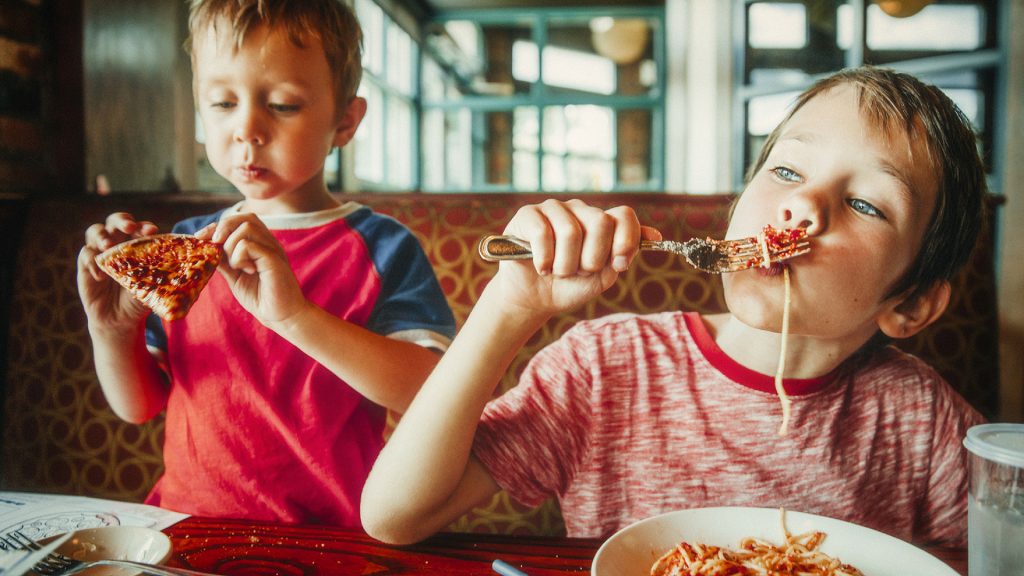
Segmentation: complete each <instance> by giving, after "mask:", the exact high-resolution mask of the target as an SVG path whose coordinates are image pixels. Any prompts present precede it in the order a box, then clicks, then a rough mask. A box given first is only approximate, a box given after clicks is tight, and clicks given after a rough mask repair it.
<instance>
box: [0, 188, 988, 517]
mask: <svg viewBox="0 0 1024 576" xmlns="http://www.w3.org/2000/svg"><path fill="white" fill-rule="evenodd" d="M346 198H349V199H353V200H356V201H359V202H362V203H364V204H368V205H370V206H372V207H373V208H375V209H376V210H378V211H380V212H382V213H385V214H389V215H392V216H394V217H395V218H397V219H398V220H400V221H402V222H404V223H405V224H406V225H407V226H409V227H410V228H411V229H412V230H413V231H414V232H415V234H416V235H417V236H418V238H419V239H420V241H421V242H422V243H423V245H424V247H425V249H426V251H427V254H428V256H429V257H430V259H431V261H432V262H433V264H434V268H435V271H436V273H437V276H438V279H439V280H440V282H441V285H442V287H443V288H444V290H445V293H446V294H447V296H448V298H449V302H450V304H451V306H452V309H453V311H454V312H455V316H456V319H457V320H458V322H459V325H460V326H461V324H462V322H463V321H464V320H465V318H466V316H467V314H468V313H469V310H470V308H471V307H472V305H473V302H475V301H476V299H477V297H478V296H479V294H480V292H481V290H482V289H483V287H484V286H485V285H486V283H487V282H488V280H489V279H490V278H491V276H492V275H493V273H494V271H495V267H494V266H493V265H491V264H487V263H485V262H482V261H481V260H480V259H479V258H477V256H476V245H475V244H476V240H477V239H478V238H479V237H480V236H482V235H483V234H486V233H493V232H499V231H501V230H502V228H503V227H504V225H505V223H506V222H507V221H508V219H509V218H510V217H511V216H512V214H514V212H515V210H516V209H517V208H518V207H519V206H520V205H522V204H525V203H529V202H534V201H538V200H539V199H540V197H538V196H523V195H515V196H512V195H484V194H474V195H422V194H396V195H391V194H384V195H365V196H363V195H358V196H346ZM235 200H236V197H234V196H192V195H175V196H165V195H130V196H120V197H113V198H97V197H80V198H66V199H50V200H41V201H31V202H27V203H25V202H20V203H18V202H16V203H13V204H11V203H0V207H2V211H0V222H4V223H7V222H8V221H10V220H12V217H11V214H15V217H14V218H13V219H14V220H16V219H18V218H21V217H22V216H21V214H22V212H20V211H22V210H27V215H26V216H24V222H23V228H24V230H23V233H22V235H21V240H20V248H19V250H18V254H17V261H16V262H11V261H10V260H5V264H4V268H3V270H4V277H3V278H4V279H5V280H4V283H5V284H7V283H8V282H7V280H6V279H13V283H10V285H11V286H13V290H11V291H10V303H9V318H10V322H9V326H10V329H9V331H8V334H7V338H8V340H7V342H8V351H7V356H6V360H7V370H6V373H7V378H6V382H4V383H3V384H4V385H5V389H4V398H5V406H4V411H3V422H2V431H3V435H2V442H3V445H2V464H0V466H2V468H0V474H2V477H0V488H3V489H14V490H30V491H39V492H61V493H69V494H84V495H90V496H97V497H103V498H113V499H121V500H133V501H138V500H141V499H142V498H143V497H144V496H145V494H146V493H147V491H148V490H149V488H150V487H151V486H152V484H153V482H155V480H156V479H157V478H158V477H159V474H160V473H161V470H162V462H161V446H162V432H163V422H162V419H159V418H158V419H156V420H154V421H151V422H149V423H147V424H145V425H143V426H135V425H131V424H127V423H124V422H121V421H120V420H118V419H117V418H116V417H115V416H114V415H113V413H112V412H111V411H110V410H109V408H108V407H107V404H106V401H105V400H104V398H103V394H102V392H101V391H100V388H99V385H98V383H97V382H96V377H95V372H94V369H93V365H92V352H91V348H90V342H89V338H88V334H87V331H86V327H85V320H84V314H83V312H82V308H81V304H80V302H79V300H78V295H77V289H76V284H75V259H76V257H77V252H78V250H79V248H80V246H81V242H82V237H83V231H84V230H85V228H86V227H87V226H88V225H89V224H91V223H93V222H99V221H101V220H102V219H103V218H104V217H105V216H106V215H107V214H108V213H110V212H113V211H117V210H126V211H129V212H132V213H134V214H136V215H137V216H139V217H141V218H150V219H153V220H154V221H155V222H157V223H158V224H159V225H160V226H161V227H162V228H165V229H166V228H168V227H169V226H170V224H172V223H173V222H175V221H177V220H180V219H181V218H183V217H185V216H188V215H193V214H199V213H205V212H210V211H213V210H215V209H217V208H219V207H222V206H225V205H227V204H229V203H231V202H234V201H235ZM590 200H591V201H592V202H595V203H598V204H601V205H605V206H612V205H616V204H626V203H628V204H629V205H631V206H633V207H634V208H635V209H636V210H637V211H638V213H639V215H640V218H641V221H642V222H643V223H645V224H650V225H653V226H655V227H657V228H659V229H660V230H661V231H662V232H663V234H664V235H665V237H666V238H673V239H680V240H682V239H686V238H689V237H692V236H700V237H703V236H713V237H720V236H721V235H722V233H723V231H724V230H725V228H726V224H727V219H728V213H729V207H730V204H731V201H732V197H731V196H728V195H718V196H689V195H664V194H639V195H601V196H593V197H590ZM14 228H15V229H17V227H14ZM992 263H993V252H992V246H991V241H990V239H989V238H988V237H987V236H986V239H985V241H984V242H982V243H981V245H980V248H979V250H978V251H977V252H976V254H975V257H974V259H973V260H972V262H971V264H970V267H969V268H968V269H967V270H965V271H964V273H963V274H961V276H960V277H959V278H958V280H957V282H956V286H955V289H954V290H955V292H954V294H955V297H954V300H953V302H952V303H951V306H950V310H949V311H948V312H947V313H946V314H945V316H944V317H943V318H942V319H941V320H940V321H939V322H938V323H937V324H936V325H935V326H933V327H932V328H930V329H929V330H928V331H927V332H926V333H924V334H921V335H919V336H918V337H916V338H914V339H912V340H910V341H908V342H906V343H902V344H901V345H902V346H904V347H905V348H906V349H908V350H911V351H913V352H915V353H917V354H919V355H920V356H922V357H923V358H925V359H926V360H927V361H928V362H930V363H931V364H932V365H933V366H936V367H937V368H938V369H939V370H940V372H942V373H943V374H944V375H945V376H946V378H947V379H948V380H949V381H950V382H951V383H953V385H954V386H956V387H957V388H958V389H959V390H960V391H961V393H962V394H963V395H964V396H965V397H967V399H968V400H970V401H971V402H972V403H973V404H974V405H975V406H977V407H978V408H979V409H980V410H981V411H982V412H983V413H985V414H987V415H992V414H993V413H994V412H995V409H996V405H997V404H996V403H997V396H996V395H997V390H998V380H997V377H998V365H997V355H996V354H997V345H996V343H997V339H996V315H995V314H996V306H995V284H994V272H993V264H992ZM11 264H14V266H13V269H12V268H11ZM0 294H7V292H0ZM4 305H5V306H6V305H7V302H4ZM669 309H688V310H699V311H702V312H718V311H722V310H724V302H723V299H722V294H721V286H720V282H719V280H718V278H716V277H709V276H707V275H704V274H700V273H697V272H695V271H693V270H691V269H690V268H688V267H687V266H685V265H684V264H682V263H681V261H680V260H678V259H676V258H674V257H669V256H667V255H664V254H658V253H644V254H642V256H641V258H640V259H639V260H638V262H637V263H636V265H634V266H633V268H632V269H631V270H630V271H629V272H628V274H627V275H626V278H625V279H623V280H620V281H619V282H618V283H617V284H616V285H615V286H613V287H612V288H611V289H610V290H608V291H607V292H606V293H605V294H604V295H602V296H601V297H600V298H598V299H597V300H595V301H594V302H591V303H590V304H588V305H587V306H585V307H584V308H582V309H580V310H577V311H575V312H574V313H572V314H565V315H562V316H559V317H556V318H553V319H552V320H551V321H550V322H549V323H548V324H547V325H546V326H545V327H544V329H543V330H542V331H541V332H540V333H538V334H537V335H536V336H535V337H534V338H533V339H531V340H530V342H529V343H528V344H527V346H526V348H525V349H524V350H522V351H521V352H520V354H519V355H518V356H517V357H516V359H515V361H514V363H513V365H512V369H511V370H510V371H509V374H508V375H507V376H506V377H505V379H504V381H503V383H502V385H501V389H502V390H505V389H507V388H509V387H511V386H513V385H514V383H515V381H516V378H517V375H518V374H519V373H520V372H521V371H522V369H523V367H524V366H525V363H526V361H527V360H528V359H529V358H530V357H531V356H532V355H533V354H534V353H535V352H536V351H537V350H538V349H540V348H541V347H543V346H544V345H545V344H547V343H548V342H551V341H552V340H554V339H555V338H557V337H558V336H559V335H561V334H562V333H563V332H564V331H565V330H566V329H567V328H568V327H569V326H570V325H572V324H573V323H574V322H576V321H577V320H579V319H581V318H589V317H595V316H601V315H605V314H608V313H611V312H619V311H631V312H641V313H643V312H654V311H660V310H669ZM0 375H2V372H0ZM452 529H454V530H459V531H476V532H501V533H524V534H559V533H562V531H563V530H564V526H563V524H562V522H561V518H560V515H559V512H558V508H557V505H556V504H555V503H554V502H553V501H549V502H547V503H545V504H544V505H542V506H540V507H538V508H537V509H524V508H523V507H521V506H519V505H517V504H516V503H514V502H511V501H510V500H509V499H508V497H507V496H506V495H504V494H499V495H498V496H496V497H495V498H493V499H492V500H491V501H490V502H488V503H486V504H485V505H483V506H481V507H479V508H478V509H476V510H475V511H474V512H473V513H471V514H467V515H466V516H465V517H463V518H461V519H460V520H458V521H457V522H456V523H454V524H453V525H452Z"/></svg>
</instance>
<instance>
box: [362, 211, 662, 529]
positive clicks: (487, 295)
mask: <svg viewBox="0 0 1024 576" xmlns="http://www.w3.org/2000/svg"><path fill="white" fill-rule="evenodd" d="M506 232H507V233H510V234H515V235H517V236H519V237H521V238H524V239H526V240H528V241H529V242H530V244H531V246H532V248H533V252H534V260H533V262H532V265H531V264H529V263H522V262H504V263H502V264H501V266H500V268H499V271H498V274H497V275H496V276H495V277H494V279H493V280H492V281H491V282H490V283H489V284H488V285H487V288H486V289H485V290H484V292H483V294H482V295H481V297H480V300H479V301H478V302H477V304H476V306H474V308H473V311H472V313H471V314H470V316H469V318H468V319H467V321H466V324H465V325H464V326H463V328H462V330H461V331H460V332H459V335H458V336H457V337H456V338H455V340H454V342H453V343H452V346H451V347H450V348H449V349H448V351H447V352H446V353H445V355H444V357H443V358H441V360H440V362H439V363H438V365H437V367H436V368H435V370H434V372H433V373H432V374H431V375H430V377H429V378H428V379H427V381H426V383H425V384H424V385H423V388H422V389H421V391H420V393H419V394H418V395H417V396H416V398H415V400H414V401H413V403H412V405H411V406H410V408H409V411H408V412H407V413H406V414H405V415H404V416H403V417H402V420H401V422H399V425H398V427H397V429H396V430H395V432H394V434H393V435H392V437H391V439H390V440H389V441H388V443H387V445H385V447H384V450H383V451H382V452H381V454H380V456H379V457H378V459H377V462H376V464H375V465H374V467H373V470H372V471H371V473H370V476H369V478H368V479H367V482H366V485H365V487H364V490H363V496H362V505H361V513H362V521H363V527H364V528H365V529H366V531H367V532H368V533H369V534H370V535H372V536H374V537H375V538H378V539H381V540H384V541H387V542H393V543H408V542H414V541H417V540H420V539H422V538H425V537H426V536H429V535H430V534H432V533H434V532H436V531H438V530H440V529H442V528H443V527H444V526H446V525H447V524H448V523H450V522H451V521H452V520H454V519H456V518H457V517H458V516H459V515H460V514H462V513H464V512H466V511H467V510H468V509H469V508H470V507H472V506H473V505H474V504H476V503H477V502H479V501H480V500H482V499H484V498H486V497H487V496H489V495H491V494H493V493H494V492H495V491H496V490H497V489H498V485H497V483H496V482H495V481H494V479H493V478H492V477H491V476H490V475H489V473H488V472H487V471H486V470H485V469H484V468H483V466H482V465H481V464H480V463H479V462H478V461H477V460H476V459H475V458H474V457H473V456H472V454H471V450H472V444H473V438H474V436H475V434H476V429H477V423H478V422H479V419H480V415H481V414H482V412H483V409H484V406H485V405H486V404H487V402H488V401H489V400H490V398H491V396H492V394H493V392H494V388H495V386H496V385H497V383H498V381H499V380H500V378H501V376H502V374H504V372H505V370H506V369H507V367H508V365H509V363H510V362H511V361H512V359H513V358H514V357H515V354H516V353H517V352H518V350H519V349H520V348H521V347H522V346H523V344H524V343H525V342H526V340H527V339H529V337H530V336H531V335H532V334H533V333H534V332H536V330H537V329H539V328H540V326H541V325H542V324H543V323H544V322H546V321H547V319H548V318H550V317H551V316H552V315H553V314H555V313H557V312H560V311H564V310H569V309H572V308H574V307H576V306H578V305H580V304H582V303H584V302H586V301H587V300H589V299H591V298H593V297H594V296H596V295H597V294H600V293H601V292H602V291H604V290H606V289H607V288H608V287H610V286H611V284H612V283H614V281H615V280H616V278H617V277H618V273H619V272H621V271H623V270H625V269H626V268H627V267H628V263H629V261H630V260H631V259H632V258H633V256H634V255H635V254H636V249H637V245H638V243H639V237H640V234H641V230H640V226H639V224H638V222H637V221H636V216H635V215H634V214H633V212H632V211H631V210H628V209H615V210H613V211H609V212H602V211H600V210H598V209H596V208H591V207H588V206H585V205H583V204H582V203H579V202H576V201H573V202H569V203H565V204H561V203H555V202H551V201H548V202H546V203H544V204H542V205H539V206H530V207H527V208H524V209H522V210H520V212H519V213H518V214H517V215H516V217H515V218H514V219H513V221H512V222H511V223H510V224H509V227H508V228H507V229H506ZM654 234H656V233H654Z"/></svg>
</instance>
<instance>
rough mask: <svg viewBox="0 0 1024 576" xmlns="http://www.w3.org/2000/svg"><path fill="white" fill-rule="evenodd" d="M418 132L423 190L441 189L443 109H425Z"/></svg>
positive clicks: (442, 184) (442, 186) (442, 173)
mask: <svg viewBox="0 0 1024 576" xmlns="http://www.w3.org/2000/svg"><path fill="white" fill-rule="evenodd" d="M421 123H422V127H423V129H422V131H421V133H420V157H421V158H422V166H423V175H422V186H423V189H424V190H443V189H444V187H445V175H444V141H445V132H444V111H442V110H425V111H424V112H423V115H422V121H421Z"/></svg>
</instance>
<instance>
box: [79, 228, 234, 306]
mask: <svg viewBox="0 0 1024 576" xmlns="http://www.w3.org/2000/svg"><path fill="white" fill-rule="evenodd" d="M220 252H221V248H220V244H216V243H214V242H209V241H206V240H200V239H199V238H196V237H195V236H191V235H188V234H157V235H154V236H144V237H142V238H135V239H133V240H128V241H127V242H122V243H121V244H118V245H117V246H114V247H112V248H110V249H108V250H106V251H104V252H103V253H102V254H99V255H97V256H96V263H97V264H98V265H99V267H100V268H102V269H103V271H104V272H106V273H107V274H109V275H110V276H111V277H112V278H113V279H114V280H116V281H117V283H118V284H120V285H121V286H124V288H125V289H127V290H128V291H129V292H130V293H131V294H132V296H135V297H136V298H137V299H139V301H141V302H142V303H143V304H145V305H146V306H147V307H149V308H150V309H151V310H153V312H156V314H157V315H158V316H160V317H161V318H163V319H164V320H177V319H178V318H182V317H184V316H185V315H186V314H188V311H189V308H191V307H192V305H193V304H194V303H195V301H196V300H197V299H198V298H199V293H200V292H202V291H203V288H204V287H206V283H207V282H209V280H210V278H211V277H212V276H213V273H214V271H215V270H216V269H217V263H218V262H220Z"/></svg>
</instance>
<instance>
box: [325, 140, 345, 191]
mask: <svg viewBox="0 0 1024 576" xmlns="http://www.w3.org/2000/svg"><path fill="white" fill-rule="evenodd" d="M324 182H326V183H327V187H328V188H330V189H332V190H334V189H336V188H338V187H339V185H340V184H341V150H339V149H338V148H334V149H332V150H331V153H330V154H328V155H327V161H326V162H324Z"/></svg>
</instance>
